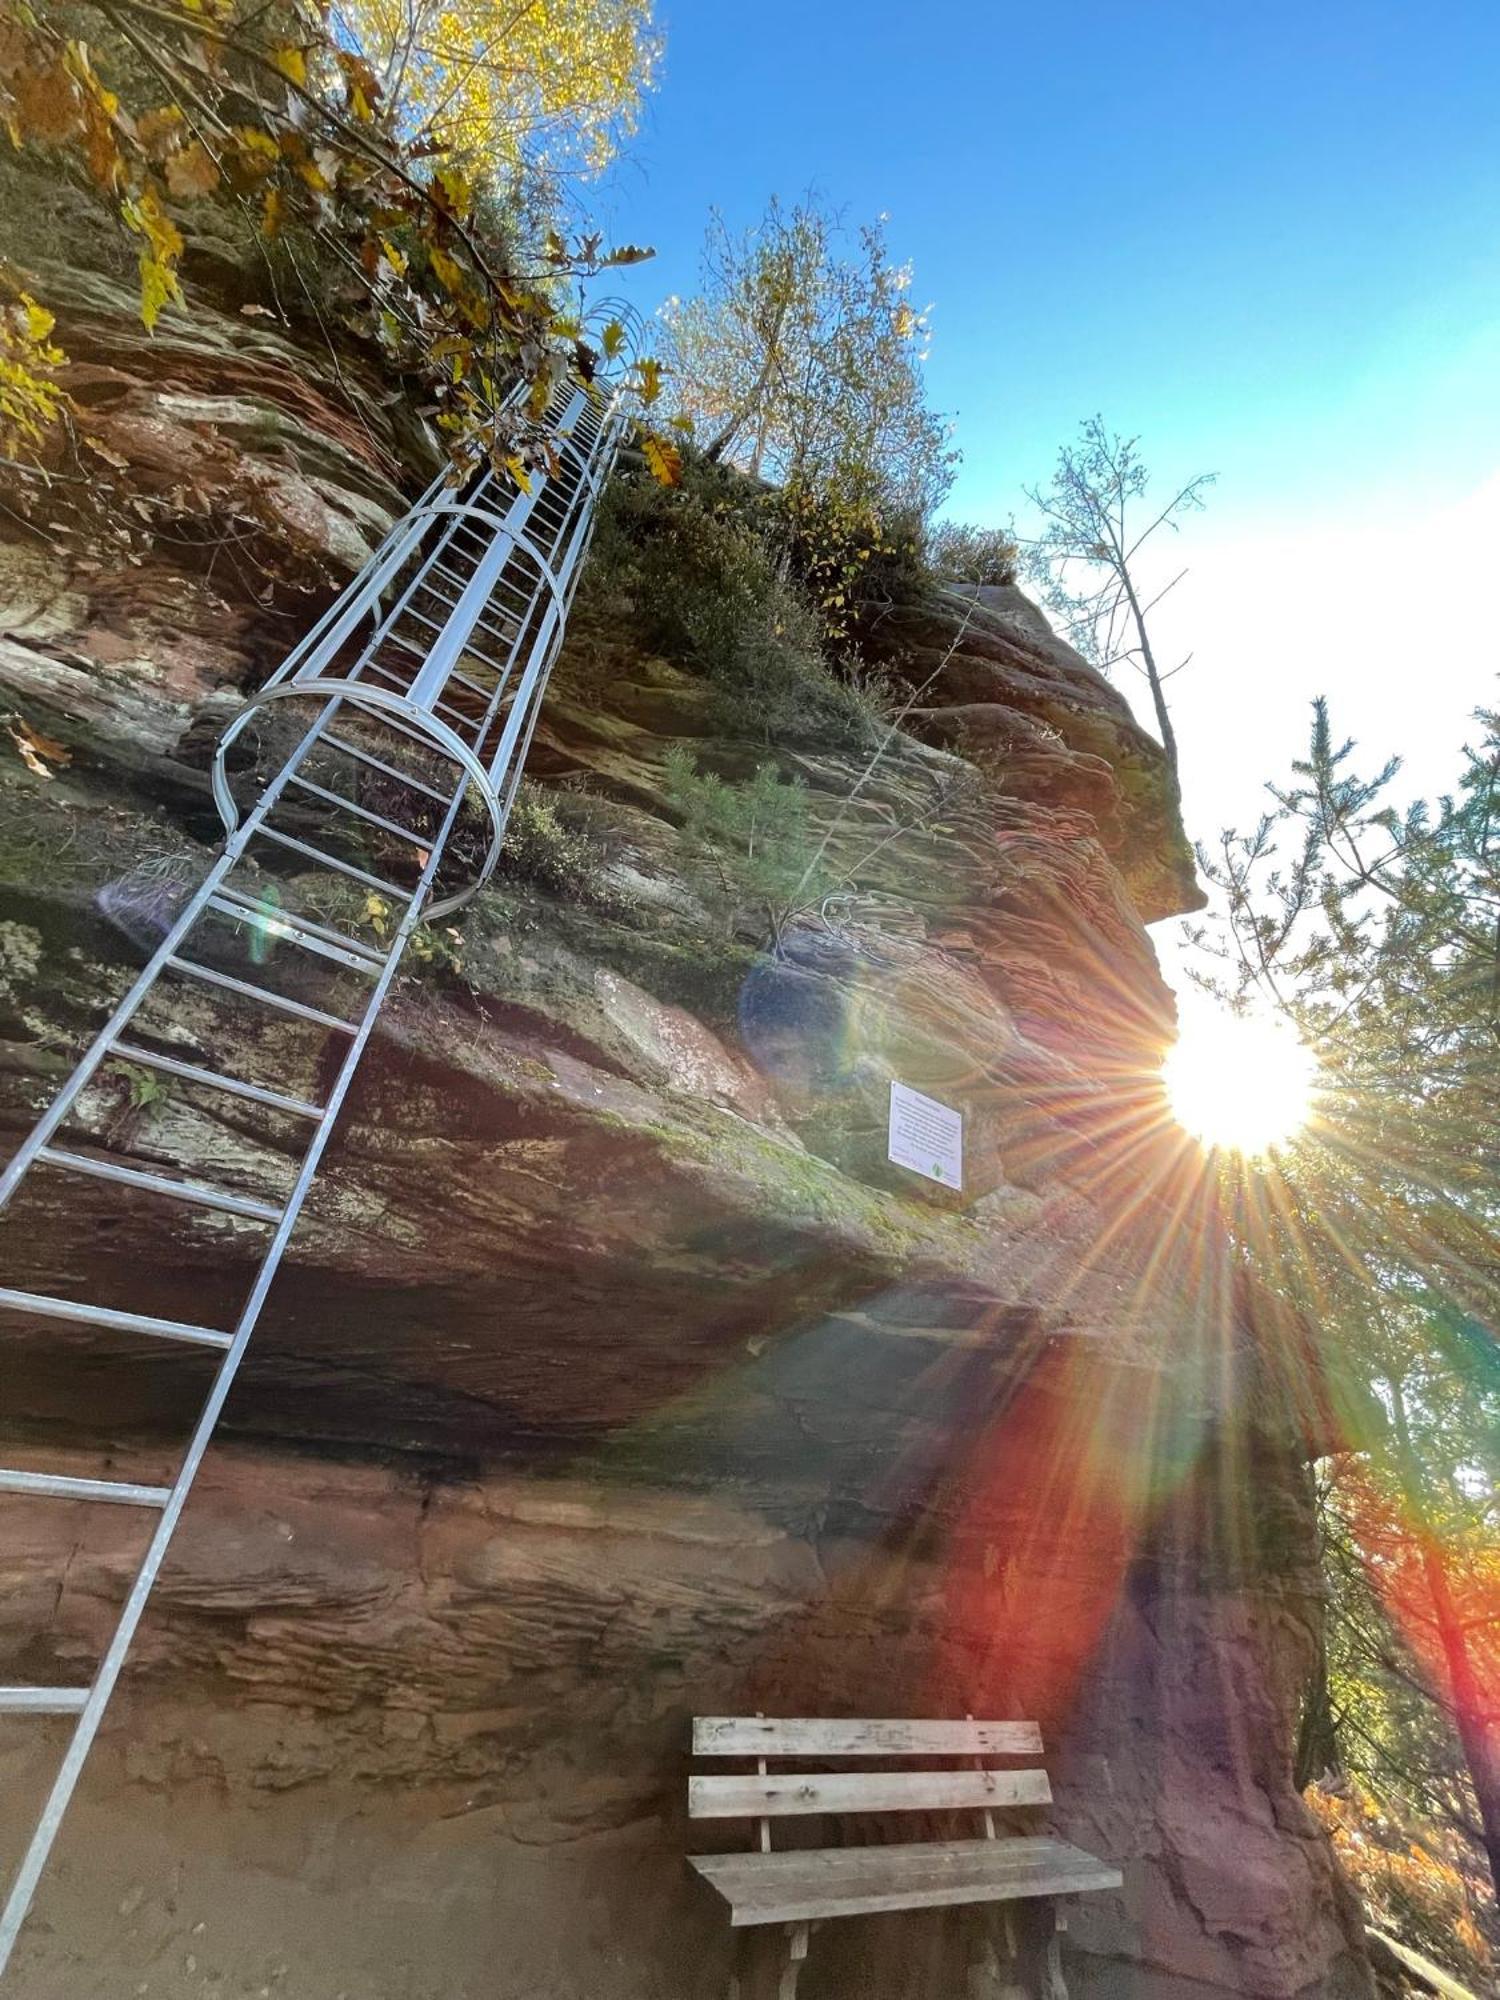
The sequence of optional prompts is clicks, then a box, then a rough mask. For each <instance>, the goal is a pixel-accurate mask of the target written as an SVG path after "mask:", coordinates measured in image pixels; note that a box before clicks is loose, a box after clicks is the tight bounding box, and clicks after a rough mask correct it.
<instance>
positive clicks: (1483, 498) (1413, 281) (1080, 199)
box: [601, 0, 1500, 835]
mask: <svg viewBox="0 0 1500 2000" xmlns="http://www.w3.org/2000/svg"><path fill="white" fill-rule="evenodd" d="M664 25H665V29H666V36H667V55H666V63H665V69H664V74H663V79H662V87H661V89H660V91H659V92H658V93H657V95H656V96H655V98H654V99H653V101H652V103H651V104H650V106H649V107H648V109H647V112H646V115H645V118H644V120H643V124H642V130H641V133H640V135H639V138H638V140H637V141H636V143H635V144H634V146H633V147H632V149H631V151H630V155H629V157H628V158H627V159H626V160H625V161H624V162H622V164H621V165H620V166H619V167H618V168H617V169H616V170H615V172H614V173H613V175H612V176H611V179H610V182H609V184H608V185H607V187H606V188H605V189H604V190H602V191H601V192H602V197H603V199H602V203H601V215H602V216H603V218H604V219H605V220H606V221H607V223H608V224H609V226H610V228H611V229H612V230H613V232H614V233H615V234H616V236H617V237H630V238H634V239H636V240H644V241H646V242H650V243H654V244H655V245H656V246H657V249H658V256H657V259H656V261H655V262H654V263H653V264H649V265H646V266H643V267H641V269H640V270H638V271H635V272H631V273H629V274H627V275H628V278H629V283H630V290H631V292H632V295H633V296H634V297H635V298H636V299H637V301H638V302H639V303H640V304H641V305H643V306H651V307H654V306H655V305H657V304H658V303H659V302H660V300H661V299H662V298H663V297H664V296H665V295H667V294H668V293H670V292H674V291H675V292H687V291H691V290H692V289H693V288H694V286H695V283H696V275H697V258H698V251H699V246H700V244H701V240H702V233H703V226H704V222H705V219H706V216H707V211H708V210H709V208H710V207H711V206H713V205H717V206H718V207H720V208H721V209H722V210H723V211H724V212H725V214H726V216H727V218H728V219H729V221H730V222H731V223H732V224H735V225H740V224H745V223H749V222H751V221H753V220H754V219H755V217H756V216H757V215H758V214H759V213H760V211H761V209H762V208H763V206H764V204H765V201H766V199H767V197H768V196H769V195H771V194H772V193H776V194H779V195H781V196H782V197H783V198H793V197H795V196H797V195H798V194H800V193H802V192H804V191H805V190H807V189H809V188H812V189H815V190H816V191H817V192H818V193H819V194H820V195H821V196H822V197H823V198H824V199H825V200H826V201H828V202H829V203H830V204H832V205H834V206H835V207H838V208H841V209H843V210H845V211H846V212H847V215H848V218H849V220H850V222H851V223H857V222H859V221H861V220H863V219H865V218H867V217H871V216H874V215H875V214H877V213H879V212H881V211H884V212H886V213H887V214H888V215H889V218H890V222H889V235H890V242H891V246H892V249H893V251H894V252H895V253H896V254H897V255H898V256H899V257H902V258H907V257H909V258H911V260H912V261H913V262H914V264H915V266H916V280H915V285H914V296H915V297H916V298H917V299H918V301H920V302H923V303H925V302H926V301H928V300H931V301H932V302H933V303H934V307H935V311H934V318H933V328H934V338H933V346H932V354H931V359H930V361H929V363H928V370H929V379H930V384H931V397H932V401H933V403H934V404H935V405H936V406H937V407H938V408H940V409H943V410H945V411H948V412H950V413H952V414H953V416H954V418H955V423H956V438H957V442H958V444H959V446H960V447H961V449H962V451H963V454H964V464H963V468H962V471H961V474H960V477H959V481H958V484H957V486H956V488H955V491H954V494H953V497H952V500H951V502H950V510H951V511H952V512H954V513H956V514H959V515H961V516H964V517H968V518H972V519H976V520H986V521H988V520H993V521H1004V520H1006V519H1008V518H1010V517H1011V515H1012V514H1013V513H1015V512H1016V511H1017V510H1018V509H1023V502H1022V498H1021V491H1020V489H1021V486H1022V484H1023V482H1030V481H1034V480H1036V479H1038V478H1039V477H1043V476H1045V474H1046V472H1047V469H1048V467H1049V465H1050V463H1051V460H1052V458H1053V457H1054V455H1055V452H1056V448H1057V445H1058V443H1059V442H1060V441H1061V440H1062V439H1063V438H1064V437H1066V436H1067V435H1068V434H1069V433H1070V432H1071V431H1072V429H1073V428H1074V426H1075V425H1076V423H1077V421H1078V419H1079V418H1081V417H1082V416H1084V415H1085V414H1087V413H1089V412H1091V411H1094V410H1101V411H1102V412H1103V413H1104V414H1105V416H1106V417H1107V418H1108V419H1109V420H1110V421H1111V422H1112V423H1113V424H1114V425H1115V426H1117V427H1118V428H1120V429H1122V430H1129V431H1133V432H1138V433H1140V434H1141V435H1142V437H1143V440H1144V445H1145V448H1146V453H1147V457H1148V461H1149V462H1150V463H1151V464H1152V465H1153V466H1154V467H1155V468H1157V469H1158V472H1159V476H1160V479H1161V481H1162V483H1163V484H1165V483H1166V482H1167V481H1168V480H1171V479H1180V478H1183V477H1186V476H1187V475H1188V474H1190V473H1193V472H1197V471H1200V470H1215V471H1217V472H1218V474H1219V484H1218V486H1217V487H1216V489H1215V490H1214V492H1213V494H1212V495H1211V496H1210V507H1209V511H1208V512H1207V513H1206V514H1204V515H1202V516H1200V517H1197V518H1195V519H1194V520H1193V521H1192V522H1190V523H1189V524H1188V526H1187V527H1186V528H1185V530H1184V532H1183V534H1182V536H1181V537H1180V539H1179V541H1178V542H1177V544H1176V545H1174V546H1173V547H1172V548H1171V549H1170V550H1169V551H1167V554H1168V556H1169V557H1170V558H1171V559H1172V560H1173V562H1174V567H1175V566H1178V565H1180V563H1182V562H1187V563H1190V564H1191V565H1192V570H1193V573H1192V575H1191V576H1190V577H1189V579H1188V581H1187V583H1185V584H1184V585H1183V586H1182V588H1181V589H1180V590H1179V591H1178V592H1177V593H1176V594H1175V596H1174V598H1173V599H1172V600H1170V601H1169V603H1170V610H1169V611H1168V610H1167V609H1166V608H1164V617H1163V624H1164V629H1163V631H1162V633H1161V634H1160V637H1161V638H1162V639H1163V641H1164V643H1165V644H1166V646H1168V647H1170V648H1175V649H1177V650H1180V651H1182V652H1186V651H1187V650H1189V648H1191V649H1192V650H1193V651H1194V653H1195V661H1194V665H1193V666H1192V667H1191V668H1190V669H1189V671H1188V672H1187V673H1186V674H1185V675H1184V676H1183V677H1182V678H1181V680H1180V681H1178V682H1177V683H1176V684H1175V687H1176V690H1177V698H1178V723H1179V730H1180V733H1181V735H1182V738H1183V756H1184V789H1185V796H1186V801H1187V809H1188V817H1189V820H1190V823H1191V830H1192V831H1194V832H1196V833H1198V834H1210V835H1211V834H1212V832H1213V831H1214V829H1215V827H1216V826H1217V825H1219V824H1221V823H1223V821H1224V820H1226V819H1237V820H1244V819H1245V818H1247V817H1248V816H1249V815H1250V814H1251V813H1252V812H1253V811H1254V810H1255V806H1256V800H1257V796H1258V787H1259V785H1260V782H1261V780H1262V779H1263V778H1264V777H1266V776H1268V775H1270V774H1271V773H1272V772H1273V771H1275V770H1277V768H1278V767H1279V766H1280V765H1281V764H1282V763H1283V762H1284V759H1285V756H1286V755H1287V754H1288V753H1289V752H1290V750H1291V749H1292V748H1295V747H1300V744H1299V742H1298V739H1300V737H1301V735H1302V733H1303V718H1304V716H1305V714H1306V704H1307V702H1308V700H1309V699H1310V698H1311V696H1312V695H1313V694H1315V693H1318V692H1320V691H1326V692H1328V693H1330V694H1331V696H1332V697H1333V700H1334V703H1335V713H1336V719H1340V720H1342V722H1343V726H1344V727H1345V729H1346V730H1348V731H1351V732H1352V733H1354V734H1356V735H1358V736H1360V737H1361V739H1362V740H1367V741H1369V743H1370V745H1371V751H1372V761H1373V757H1374V751H1375V749H1376V748H1377V746H1378V747H1379V748H1380V749H1382V750H1383V749H1385V748H1399V749H1403V750H1404V751H1405V752H1406V753H1407V754H1408V758H1409V763H1410V772H1411V780H1410V781H1411V784H1412V785H1413V786H1421V787H1424V788H1430V787H1433V786H1436V785H1438V784H1440V783H1442V782H1443V781H1444V779H1445V777H1446V775H1447V772H1448V771H1449V769H1451V768H1452V759H1453V750H1454V747H1455V746H1456V745H1457V743H1458V741H1459V740H1460V739H1461V738H1462V736H1463V734H1464V718H1465V716H1466V715H1467V713H1468V711H1469V710H1471V709H1472V708H1473V707H1475V706H1476V705H1477V704H1479V703H1480V702H1485V701H1491V702H1492V701H1494V699H1495V690H1494V674H1495V670H1496V667H1497V665H1500V649H1497V648H1496V646H1495V645H1494V643H1493V641H1492V639H1491V636H1490V635H1491V631H1492V629H1493V627H1494V622H1495V617H1496V610H1495V607H1494V604H1493V602H1492V599H1493V596H1494V592H1493V589H1492V588H1491V582H1490V579H1491V577H1492V575H1493V574H1495V573H1496V572H1497V571H1500V564H1497V563H1496V562H1495V560H1494V556H1493V550H1494V548H1495V546H1496V545H1497V544H1500V394H1497V385H1500V255H1497V252H1500V137H1497V121H1496V115H1495V106H1496V98H1497V85H1500V7H1496V6H1495V5H1494V4H1493V0H1485V4H1479V0H1449V4H1443V0H1438V4H1428V5H1425V6H1424V5H1418V4H1407V5H1393V4H1388V0H1387V4H1381V0H1361V4H1355V0H1302V4H1300V5H1290V4H1285V0H1270V4H1262V5H1261V6H1259V7H1258V8H1254V9H1251V8H1245V7H1237V6H1233V5H1228V4H1221V0H1193V4H1186V0H1181V4H1168V0H1137V4H1134V5H1131V6H1121V5H1119V4H1118V0H1112V4H1102V3H1101V0H1069V4H1063V5H1053V6H1050V7H1047V6H1040V7H1039V6H1036V5H1031V6H1026V7H1021V6H1014V5H1012V6H985V5H982V4H977V0H967V3H966V0H928V4H926V5H923V6H920V7H914V6H912V5H910V4H906V5H902V6H899V7H898V6H896V5H893V4H889V0H864V4H856V0H802V4H798V5H794V4H789V0H765V3H764V4H758V5H754V6H744V5H733V6H731V5H719V4H707V0H678V4H677V5H676V6H670V5H669V6H668V7H666V9H665V13H664ZM1131 692H1132V696H1133V698H1134V693H1135V690H1131Z"/></svg>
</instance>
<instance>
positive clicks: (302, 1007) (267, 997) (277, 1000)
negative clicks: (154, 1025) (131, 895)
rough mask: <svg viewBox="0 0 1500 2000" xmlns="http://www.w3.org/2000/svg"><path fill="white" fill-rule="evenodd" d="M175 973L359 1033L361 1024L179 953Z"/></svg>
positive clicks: (173, 959) (321, 1023)
mask: <svg viewBox="0 0 1500 2000" xmlns="http://www.w3.org/2000/svg"><path fill="white" fill-rule="evenodd" d="M167 964H168V965H170V966H171V968H172V970H173V971H174V972H185V973H186V974H187V976H188V978H189V979H201V980H203V981H204V982H205V983H206V984H207V985H209V986H222V987H223V988H224V990H225V991H226V992H227V993H243V994H244V995H245V996H246V997H247V999H250V1000H264V1001H265V1003H266V1005H267V1006H268V1007H279V1008H280V1009H281V1010H282V1012H283V1013H286V1014H295V1015H296V1016H297V1018H298V1019H299V1020H302V1021H316V1022H317V1024H318V1026H319V1027H320V1028H338V1029H340V1030H341V1031H342V1032H343V1033H344V1034H346V1035H357V1034H358V1033H359V1023H358V1021H346V1020H345V1019H344V1018H343V1016H342V1015H340V1014H329V1013H327V1012H325V1011H324V1009H323V1008H321V1007H309V1006H308V1004H307V1002H306V1001H305V1000H290V999H288V998H287V996H286V994H285V993H273V992H272V991H271V989H270V987H269V986H256V985H255V984H253V982H252V981H250V980H248V979H235V978H233V977H232V976H231V975H230V974H229V973H227V972H215V971H214V969H213V967H212V966H211V965H199V963H198V961H197V960H196V959H193V958H178V957H177V955H176V953H175V952H174V953H173V955H172V956H171V957H170V958H169V959H168V960H167Z"/></svg>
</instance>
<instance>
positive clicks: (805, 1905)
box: [688, 1835, 1123, 1926]
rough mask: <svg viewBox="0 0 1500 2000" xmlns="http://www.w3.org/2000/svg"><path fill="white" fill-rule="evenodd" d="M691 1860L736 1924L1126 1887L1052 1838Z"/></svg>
mask: <svg viewBox="0 0 1500 2000" xmlns="http://www.w3.org/2000/svg"><path fill="white" fill-rule="evenodd" d="M688 1858H689V1860H690V1861H691V1862H692V1864H693V1866H694V1868H696V1869H697V1871H698V1873H699V1874H700V1875H702V1876H703V1877H704V1879H705V1880H706V1881H707V1882H709V1883H711V1884H712V1886H713V1887H714V1888H715V1889H717V1890H718V1892H719V1894H720V1895H721V1896H723V1897H724V1899H725V1901H726V1902H727V1903H728V1904H729V1906H730V1916H729V1921H730V1923H731V1925H734V1926H743V1925H747V1924H778V1923H797V1922H809V1921H812V1920H814V1919H817V1918H821V1917H857V1916H864V1915H868V1914H873V1913H875V1912H878V1911H883V1910H921V1909H932V1908H937V1907H941V1906H943V1905H947V1904H954V1903H1000V1902H1015V1901H1019V1900H1021V1899H1022V1898H1024V1897H1028V1896H1066V1895H1073V1894H1076V1893H1079V1892H1082V1891H1085V1890H1090V1889H1118V1888H1119V1887H1120V1885H1121V1882H1122V1880H1123V1877H1122V1876H1121V1874H1120V1871H1119V1869H1118V1868H1111V1867H1109V1866H1107V1865H1106V1863H1104V1862H1102V1861H1096V1860H1095V1859H1094V1857H1093V1856H1092V1855H1091V1854H1085V1853H1084V1852H1083V1850H1082V1849H1081V1848H1077V1847H1070V1846H1069V1845H1068V1843H1067V1842H1066V1841H1063V1840H1055V1839H1053V1838H1052V1837H1051V1836H1050V1835H1038V1836H1036V1837H1029V1838H1017V1839H1014V1840H947V1841H937V1840H922V1841H913V1842H909V1843H903V1844H901V1845H899V1846H891V1847H822V1848H811V1849H804V1850H803V1851H802V1852H800V1853H798V1852H795V1851H790V1850H787V1851H783V1852H781V1853H773V1854H754V1853H751V1854H694V1855H690V1856H689V1857H688Z"/></svg>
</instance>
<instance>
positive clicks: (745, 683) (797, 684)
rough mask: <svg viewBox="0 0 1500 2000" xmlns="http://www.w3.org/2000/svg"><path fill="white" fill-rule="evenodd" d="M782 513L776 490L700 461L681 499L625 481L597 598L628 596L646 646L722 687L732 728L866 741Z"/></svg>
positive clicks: (864, 719) (867, 709)
mask: <svg viewBox="0 0 1500 2000" xmlns="http://www.w3.org/2000/svg"><path fill="white" fill-rule="evenodd" d="M774 508H775V496H773V495H771V494H770V493H769V490H768V489H766V488H764V487H762V486H759V485H757V484H756V483H755V482H753V481H751V480H749V479H747V478H746V477H745V475H744V474H742V473H738V472H735V471H733V470H732V469H730V468H727V467H723V466H718V465H714V464H711V463H709V462H708V461H706V460H704V459H701V458H697V459H694V458H691V457H689V459H688V461H687V464H686V466H685V468H684V477H683V483H682V485H681V486H680V487H676V488H667V487H663V486H660V485H658V484H657V483H656V482H655V481H654V480H652V481H648V480H645V479H629V478H625V479H619V480H616V481H615V483H614V485H613V487H612V488H611V492H610V496H609V499H608V502H607V504H606V506H605V508H604V510H603V518H602V520H601V524H600V530H599V535H598V539H597V541H596V544H595V551H594V560H593V563H592V564H591V566H590V567H591V569H592V570H593V571H594V579H593V587H594V588H595V589H603V590H606V591H608V590H611V589H612V590H614V591H616V592H621V593H623V594H624V595H625V596H627V597H628V599H629V600H630V602H631V604H632V606H633V608H634V610H635V613H636V615H637V617H638V618H639V620H640V622H641V624H642V626H643V628H644V635H645V637H646V639H647V641H648V643H649V644H651V645H653V646H655V647H656V648H657V649H658V650H659V651H660V652H662V653H663V654H664V655H665V656H666V657H667V658H669V659H673V660H676V661H678V662H679V663H681V664H682V665H684V666H688V667H691V668H693V669H694V670H695V671H697V672H699V673H701V674H703V675H704V676H705V677H706V678H707V679H708V680H710V681H712V682H713V684H714V686H715V687H716V688H717V689H718V690H719V693H720V696H721V699H722V702H723V705H724V710H725V717H726V721H727V722H728V723H729V724H730V725H731V726H733V727H737V728H743V729H746V730H751V731H754V732H755V733H756V734H759V735H762V736H764V737H765V738H766V740H767V741H770V740H772V739H774V738H777V737H786V736H792V737H801V738H804V739H810V740H814V741H826V742H851V741H852V742H856V743H858V742H862V741H865V740H868V738H869V736H870V734H871V731H872V730H873V728H874V726H875V722H876V715H875V711H874V709H873V706H872V705H871V703H870V702H868V701H867V700H866V699H865V698H864V697H863V696H862V694H861V692H860V690H859V689H858V688H857V687H855V686H853V685H851V683H850V682H849V680H847V679H844V678H840V676H839V675H838V674H837V673H836V672H835V671H834V669H833V667H832V666H831V665H830V664H829V661H828V659H827V658H826V657H825V655H824V651H823V645H822V640H823V629H822V625H821V621H820V619H819V616H818V613H817V611H816V610H815V608H814V607H813V605H812V604H811V603H810V602H809V601H808V598H807V596H806V595H805V593H804V592H803V591H802V590H801V589H800V588H799V587H798V585H797V582H796V579H795V578H794V576H793V575H792V573H791V565H790V561H789V558H788V554H787V551H786V549H785V547H784V545H780V546H779V545H778V536H777V533H776V531H775V523H774Z"/></svg>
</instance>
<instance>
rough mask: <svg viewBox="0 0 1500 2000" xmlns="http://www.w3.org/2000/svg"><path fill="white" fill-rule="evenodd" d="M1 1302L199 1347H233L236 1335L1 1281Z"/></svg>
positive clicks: (48, 1316) (44, 1315)
mask: <svg viewBox="0 0 1500 2000" xmlns="http://www.w3.org/2000/svg"><path fill="white" fill-rule="evenodd" d="M0 1306H6V1307H9V1308H10V1310H11V1311H13V1312H29V1313H35V1314H36V1316H37V1318H38V1319H65V1320H72V1321H75V1322H76V1323H77V1324H78V1325H80V1326H102V1327H104V1328H106V1329H107V1330H108V1331H109V1332H111V1333H146V1334H150V1335H152V1336H153V1337H154V1338H155V1339H157V1340H185V1341H188V1342H189V1343H191V1344H192V1345H193V1346H196V1347H232V1346H233V1345H234V1335H233V1334H232V1333H220V1332H219V1331H218V1330H217V1329H216V1328H214V1327H211V1326H193V1325H191V1324H190V1323H189V1322H188V1321H187V1320H182V1319H158V1318H157V1317H156V1316H155V1314H153V1313H129V1312H120V1311H118V1310H117V1309H116V1308H115V1307H114V1306H91V1305H86V1304H84V1303H83V1301H82V1300H78V1299H54V1298H51V1297H49V1295H48V1294H47V1293H46V1292H18V1291H14V1290H13V1289H12V1288H11V1287H10V1286H8V1285H0Z"/></svg>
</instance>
